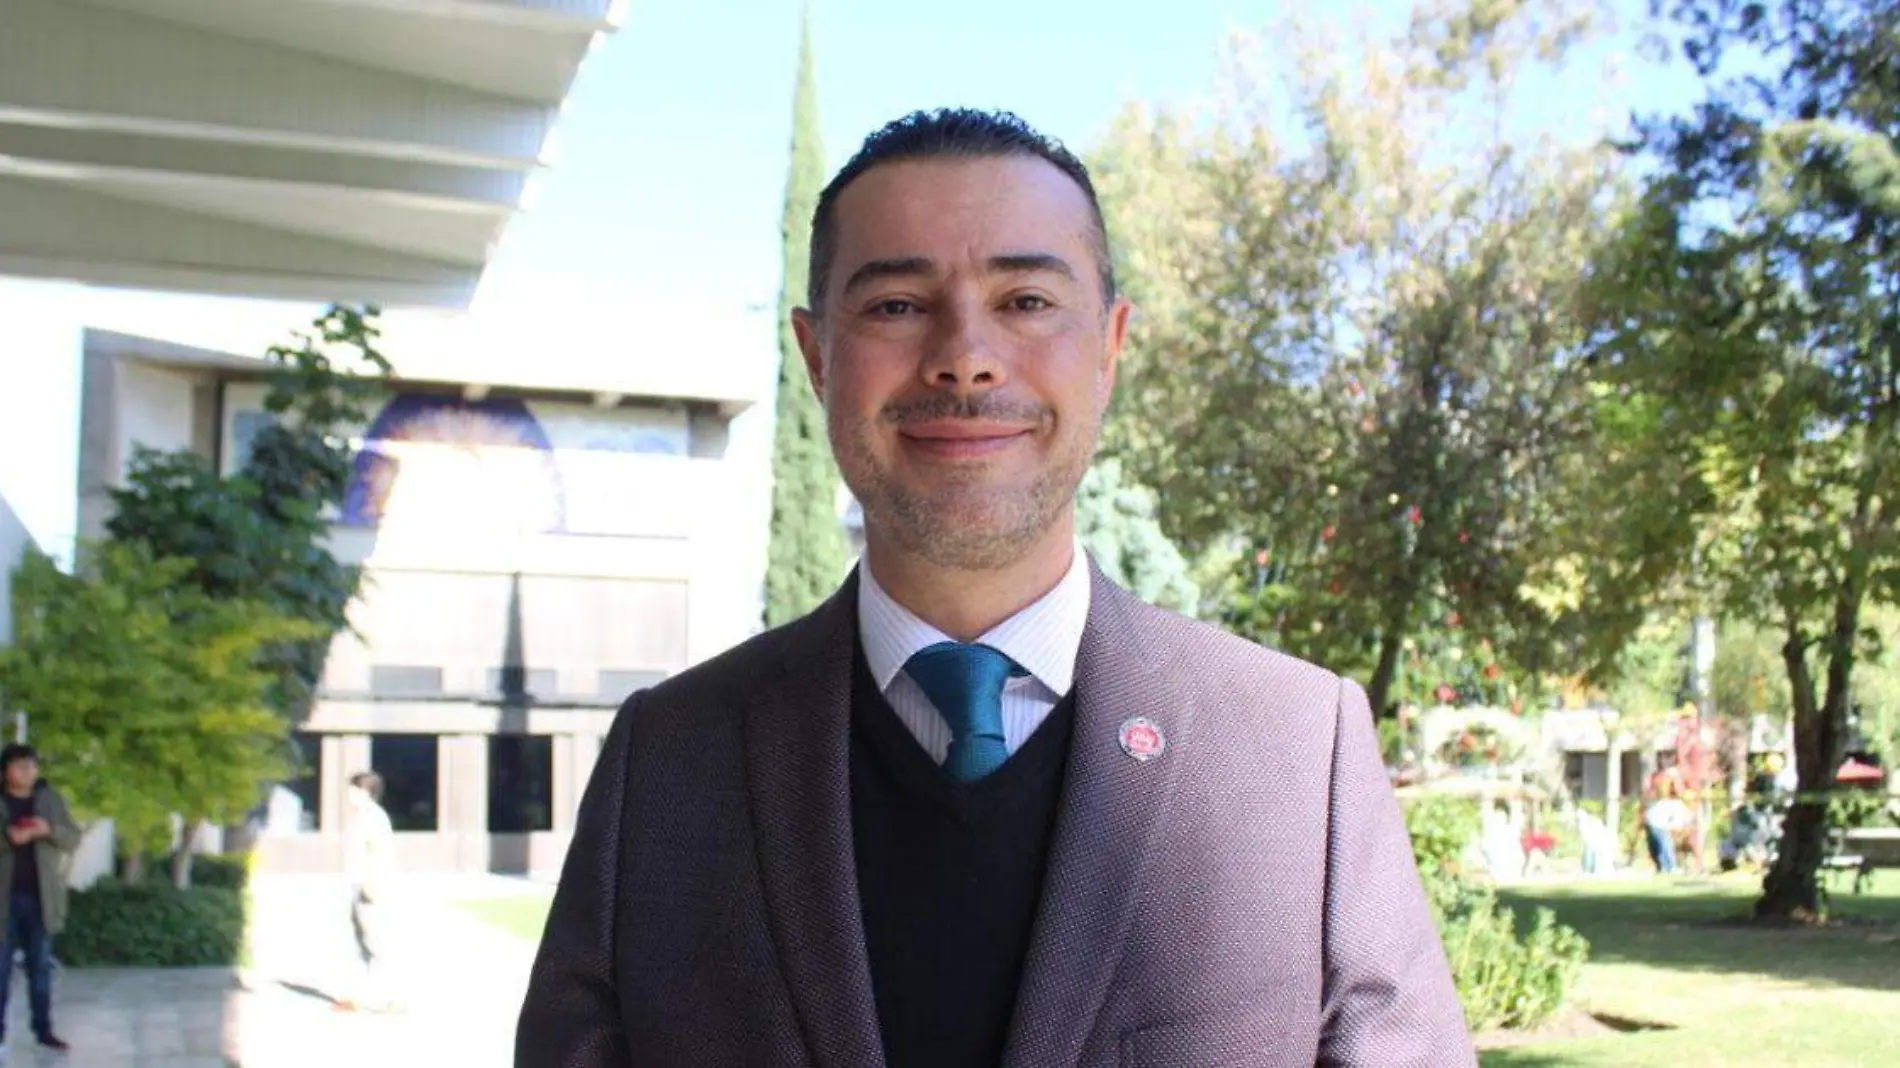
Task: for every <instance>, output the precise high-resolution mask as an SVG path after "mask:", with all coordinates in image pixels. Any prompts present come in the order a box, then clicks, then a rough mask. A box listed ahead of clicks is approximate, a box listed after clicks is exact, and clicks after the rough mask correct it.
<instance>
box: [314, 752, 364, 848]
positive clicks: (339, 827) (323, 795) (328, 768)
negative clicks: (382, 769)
mask: <svg viewBox="0 0 1900 1068" xmlns="http://www.w3.org/2000/svg"><path fill="white" fill-rule="evenodd" d="M322 752H323V756H322V765H321V767H320V768H319V771H318V773H319V782H318V784H317V788H318V790H319V793H320V796H319V798H318V813H317V830H318V831H319V832H320V833H322V834H342V833H343V797H344V791H345V790H347V789H349V786H350V777H351V776H353V775H355V774H356V773H357V772H359V771H368V770H370V766H369V735H367V734H326V735H324V736H323V751H322Z"/></svg>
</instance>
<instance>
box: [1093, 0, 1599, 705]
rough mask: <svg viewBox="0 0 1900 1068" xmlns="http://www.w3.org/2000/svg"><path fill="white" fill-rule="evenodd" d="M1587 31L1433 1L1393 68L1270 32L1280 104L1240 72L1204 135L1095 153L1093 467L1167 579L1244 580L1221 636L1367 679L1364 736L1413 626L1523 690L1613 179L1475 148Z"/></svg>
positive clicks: (1539, 646)
mask: <svg viewBox="0 0 1900 1068" xmlns="http://www.w3.org/2000/svg"><path fill="white" fill-rule="evenodd" d="M1593 14H1594V12H1593V10H1592V9H1590V8H1588V7H1583V6H1575V5H1569V4H1564V3H1560V2H1556V0H1552V2H1549V3H1531V2H1521V0H1501V2H1491V0H1486V2H1476V3H1456V2H1448V3H1445V4H1440V5H1435V6H1431V7H1429V8H1426V9H1423V10H1421V11H1420V13H1419V14H1418V16H1417V17H1416V18H1415V20H1414V22H1413V24H1412V25H1411V26H1410V28H1409V29H1408V30H1407V31H1406V32H1405V33H1403V34H1402V35H1401V36H1400V37H1399V38H1398V39H1397V40H1395V41H1391V42H1381V41H1374V40H1357V41H1351V42H1340V41H1337V40H1332V39H1329V38H1326V37H1323V36H1320V35H1317V34H1315V33H1312V32H1310V31H1304V30H1300V29H1298V28H1297V27H1296V28H1295V29H1294V30H1293V31H1290V32H1288V33H1286V34H1284V35H1283V39H1284V40H1287V41H1291V42H1293V44H1292V50H1293V53H1294V54H1293V57H1292V62H1290V63H1288V64H1284V65H1283V66H1287V67H1290V68H1291V69H1293V70H1295V71H1296V72H1297V74H1296V76H1295V77H1294V78H1293V80H1292V84H1291V85H1290V86H1289V87H1287V89H1286V91H1285V93H1283V94H1281V96H1280V97H1276V96H1275V95H1274V94H1273V93H1272V92H1271V90H1270V88H1261V89H1255V88H1250V86H1253V85H1255V84H1268V85H1270V82H1269V83H1259V82H1256V80H1255V79H1254V78H1253V69H1252V68H1241V69H1240V70H1239V72H1238V73H1237V74H1236V75H1235V76H1233V77H1232V78H1230V79H1229V80H1230V82H1231V83H1232V84H1234V85H1236V86H1238V87H1239V88H1238V89H1237V90H1236V91H1235V93H1234V95H1233V96H1232V98H1231V99H1227V100H1225V101H1223V104H1222V108H1221V110H1220V113H1219V115H1218V117H1217V119H1216V120H1215V121H1212V122H1210V123H1207V124H1204V125H1196V124H1194V123H1190V122H1187V121H1185V120H1182V119H1179V118H1170V117H1167V116H1163V117H1160V118H1150V117H1148V116H1145V115H1142V114H1140V113H1131V114H1129V115H1128V116H1125V117H1124V119H1123V120H1122V121H1121V123H1120V124H1119V125H1118V127H1117V128H1116V130H1115V131H1114V133H1113V134H1112V135H1111V137H1110V139H1109V141H1108V143H1107V144H1106V145H1105V146H1104V148H1103V150H1102V151H1101V152H1100V153H1098V159H1097V167H1098V171H1099V173H1100V175H1101V185H1102V189H1103V192H1104V195H1105V197H1106V198H1107V200H1108V202H1109V207H1110V212H1111V220H1112V230H1113V232H1114V233H1116V234H1117V235H1118V242H1119V245H1120V248H1119V252H1118V257H1119V262H1120V265H1121V267H1122V269H1123V271H1124V273H1125V274H1126V275H1127V276H1128V279H1129V283H1128V284H1129V288H1130V291H1131V293H1132V295H1133V296H1134V298H1135V300H1136V301H1137V302H1138V304H1139V305H1140V306H1142V307H1143V309H1144V316H1143V317H1142V319H1141V321H1140V323H1139V324H1138V328H1137V331H1136V333H1135V336H1134V338H1133V340H1132V342H1131V351H1130V353H1129V356H1128V358H1127V360H1126V363H1125V371H1124V384H1125V390H1124V396H1123V398H1122V403H1121V405H1120V406H1119V407H1118V409H1117V411H1116V419H1115V427H1114V429H1113V431H1112V432H1111V435H1110V439H1109V441H1110V447H1111V448H1112V449H1113V450H1114V452H1115V453H1116V454H1117V455H1120V456H1121V457H1123V458H1124V459H1125V461H1126V462H1127V463H1128V464H1130V466H1131V472H1132V473H1133V474H1134V476H1135V477H1137V478H1139V479H1140V480H1141V481H1143V482H1145V483H1147V484H1149V485H1152V486H1154V487H1155V488H1156V490H1157V491H1158V492H1159V493H1160V495H1161V502H1162V517H1163V520H1164V525H1165V527H1166V529H1167V530H1168V532H1169V533H1170V534H1172V535H1174V536H1175V537H1177V539H1179V540H1180V541H1181V543H1182V544H1183V546H1184V547H1185V548H1186V549H1187V550H1188V551H1189V552H1190V553H1192V554H1195V555H1197V556H1198V555H1199V554H1201V553H1202V552H1204V551H1205V550H1206V549H1207V548H1208V547H1210V546H1217V545H1223V544H1229V543H1231V542H1232V541H1233V540H1235V539H1239V540H1240V541H1241V542H1242V543H1244V544H1246V545H1248V546H1249V547H1250V548H1251V549H1253V550H1256V551H1258V552H1259V553H1262V554H1264V555H1263V556H1259V557H1255V563H1254V564H1253V565H1252V567H1253V569H1254V571H1253V575H1252V576H1251V577H1252V578H1253V579H1254V581H1253V582H1252V583H1251V584H1250V585H1248V586H1247V587H1245V593H1244V594H1243V598H1242V600H1241V602H1240V603H1239V604H1237V605H1235V606H1233V609H1232V610H1231V611H1230V613H1229V616H1228V619H1229V622H1230V624H1232V625H1234V626H1236V627H1237V628H1238V629H1240V630H1242V631H1243V632H1245V633H1247V634H1248V635H1249V636H1251V637H1255V638H1258V639H1260V640H1263V641H1267V642H1270V643H1272V644H1276V645H1280V646H1282V647H1285V648H1287V649H1289V650H1290V651H1293V652H1295V653H1298V654H1301V655H1306V656H1311V657H1315V658H1317V659H1322V660H1324V661H1326V662H1327V663H1328V664H1329V665H1331V666H1334V667H1336V668H1338V669H1340V670H1344V671H1347V672H1351V673H1354V674H1358V675H1360V676H1361V677H1363V678H1366V679H1368V680H1369V681H1368V690H1369V692H1370V695H1371V698H1372V701H1373V704H1374V707H1375V708H1376V709H1380V710H1383V709H1384V708H1385V707H1386V706H1387V705H1388V703H1389V698H1390V697H1391V695H1392V694H1393V692H1394V683H1395V680H1397V678H1398V676H1399V673H1400V669H1401V666H1402V659H1403V655H1404V652H1405V646H1406V643H1407V642H1408V641H1409V640H1411V639H1413V637H1414V636H1415V634H1417V633H1418V632H1419V631H1420V630H1421V629H1423V628H1429V627H1433V626H1444V627H1446V628H1449V629H1455V630H1459V631H1461V632H1462V637H1461V639H1460V640H1461V641H1468V642H1469V644H1470V645H1471V646H1472V647H1473V648H1472V651H1473V652H1474V655H1475V653H1477V652H1480V651H1483V650H1484V649H1496V650H1499V651H1501V652H1508V653H1510V654H1511V655H1510V657H1509V662H1510V663H1513V664H1515V665H1517V666H1518V667H1519V668H1520V670H1521V671H1522V672H1524V673H1526V674H1528V675H1530V676H1532V677H1535V675H1536V674H1537V673H1538V672H1539V671H1540V670H1542V668H1543V667H1544V666H1546V665H1545V663H1544V659H1545V658H1544V653H1543V650H1544V648H1545V647H1546V646H1547V645H1548V643H1549V641H1550V632H1551V631H1552V626H1553V624H1552V620H1551V618H1550V617H1549V613H1548V612H1546V611H1545V610H1544V608H1543V607H1542V606H1541V605H1540V604H1539V603H1538V602H1537V600H1536V599H1535V598H1533V597H1531V596H1529V595H1528V594H1527V593H1526V588H1527V587H1530V586H1534V585H1535V584H1536V583H1537V582H1538V581H1540V578H1541V576H1540V573H1539V568H1540V567H1541V566H1543V562H1544V561H1545V560H1546V558H1547V556H1548V552H1547V536H1548V534H1549V532H1550V530H1551V529H1552V528H1553V526H1554V525H1555V523H1554V519H1553V517H1552V514H1551V506H1550V499H1551V498H1550V493H1549V487H1550V486H1552V485H1553V484H1554V483H1555V482H1556V481H1558V479H1559V478H1560V476H1561V474H1562V471H1561V467H1562V464H1563V463H1564V462H1565V461H1566V458H1567V457H1568V456H1570V455H1571V454H1572V453H1574V451H1575V450H1576V448H1577V441H1578V439H1579V437H1580V435H1581V434H1582V433H1583V432H1584V431H1586V430H1587V429H1588V425H1587V423H1586V422H1585V421H1584V420H1583V419H1582V413H1583V411H1584V408H1583V406H1582V404H1581V399H1582V394H1581V382H1582V376H1581V374H1580V373H1579V369H1578V367H1577V366H1576V364H1575V360H1574V354H1575V352H1576V351H1577V349H1578V347H1579V346H1580V344H1581V342H1582V341H1583V340H1584V336H1585V335H1584V332H1583V320H1582V318H1581V315H1580V313H1579V304H1578V297H1579V291H1580V285H1579V283H1580V280H1581V277H1582V272H1581V271H1580V270H1579V265H1580V264H1582V263H1584V262H1587V260H1588V259H1589V257H1590V255H1591V249H1592V247H1593V244H1594V242H1595V240H1596V239H1597V236H1598V235H1599V234H1600V233H1601V232H1602V231H1603V230H1604V228H1605V220H1606V219H1607V218H1608V217H1609V216H1610V214H1611V212H1612V210H1613V205H1614V202H1615V200H1616V198H1615V192H1616V188H1617V183H1616V169H1617V168H1616V161H1615V160H1614V158H1613V154H1612V153H1610V152H1609V151H1607V150H1606V149H1604V148H1602V147H1600V146H1594V145H1593V146H1588V147H1585V148H1582V149H1576V150H1570V149H1564V148H1560V147H1556V146H1553V145H1549V144H1543V143H1526V142H1523V141H1521V140H1515V139H1512V138H1510V137H1508V136H1506V135H1505V134H1503V133H1500V132H1499V131H1500V130H1502V129H1503V128H1504V127H1505V126H1506V121H1505V116H1506V115H1507V114H1508V112H1509V109H1510V105H1511V103H1512V89H1513V86H1514V85H1515V84H1516V83H1517V80H1518V78H1519V77H1520V76H1522V75H1524V74H1525V73H1526V72H1528V71H1529V70H1531V69H1532V68H1533V67H1535V66H1537V65H1539V64H1542V63H1545V62H1547V61H1550V60H1553V59H1555V58H1556V57H1558V56H1561V55H1562V53H1563V52H1564V51H1565V49H1566V48H1567V47H1568V45H1569V44H1570V43H1571V42H1573V41H1574V40H1576V39H1577V38H1578V37H1579V36H1580V35H1582V34H1584V33H1585V32H1587V30H1588V27H1589V25H1590V21H1591V18H1592V17H1593ZM1276 58H1283V57H1276ZM1284 97H1290V99H1291V101H1292V109H1293V111H1294V113H1295V115H1296V117H1297V125H1296V126H1294V127H1292V128H1286V127H1285V124H1284V123H1282V122H1280V121H1279V120H1278V119H1277V118H1276V116H1277V115H1278V113H1279V111H1278V109H1279V107H1280V103H1279V102H1280V99H1282V98H1284ZM1248 555H1249V556H1252V555H1253V554H1252V553H1249V554H1248ZM1480 643H1482V644H1483V649H1480ZM1494 662H1495V661H1494Z"/></svg>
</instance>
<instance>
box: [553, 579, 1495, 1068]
mask: <svg viewBox="0 0 1900 1068" xmlns="http://www.w3.org/2000/svg"><path fill="white" fill-rule="evenodd" d="M1092 582H1093V587H1092V600H1091V604H1090V610H1089V618H1088V624H1087V627H1086V628H1085V630H1084V633H1083V637H1082V644H1081V649H1080V651H1079V654H1078V657H1077V662H1076V684H1075V686H1076V689H1075V695H1076V711H1075V725H1074V731H1073V737H1072V739H1071V743H1070V752H1069V755H1068V764H1067V768H1068V771H1067V776H1066V778H1065V780H1064V783H1063V788H1062V793H1061V796H1060V799H1059V802H1058V806H1059V807H1058V813H1057V817H1056V827H1055V832H1054V838H1053V841H1052V843H1051V845H1050V855H1049V859H1048V867H1047V871H1046V873H1045V877H1044V888H1043V894H1042V900H1041V902H1040V905H1039V908H1038V912H1037V916H1036V920H1035V925H1034V930H1033V933H1032V935H1031V942H1030V947H1029V951H1028V956H1027V959H1026V962H1025V965H1024V970H1023V975H1022V980H1021V983H1020V985H1019V987H1018V989H1017V997H1016V1007H1015V1012H1014V1016H1013V1019H1012V1023H1011V1029H1010V1036H1009V1040H1008V1044H1007V1049H1006V1051H1005V1054H1004V1057H1003V1061H1002V1063H1003V1066H1004V1068H1061V1066H1070V1065H1073V1066H1078V1068H1081V1066H1087V1068H1106V1066H1111V1065H1123V1066H1166V1068H1234V1066H1247V1068H1254V1066H1260V1068H1267V1066H1276V1068H1277V1066H1285V1068H1294V1066H1298V1068H1308V1066H1312V1065H1316V1064H1326V1065H1365V1066H1368V1068H1403V1066H1420V1068H1424V1066H1431V1068H1436V1066H1469V1065H1472V1064H1474V1063H1475V1061H1474V1057H1473V1054H1472V1051H1471V1045H1470V1041H1469V1038H1468V1036H1467V1033H1466V1030H1465V1025H1464V1017H1463V1013H1462V1011H1461V1010H1460V1008H1459V1004H1458V999H1457V995H1456V993H1455V991H1454V989H1453V987H1452V983H1451V977H1450V972H1449V969H1448V968H1447V966H1446V962H1445V957H1444V952H1443V949H1442V947H1441V945H1440V942H1439V939H1438V935H1437V933H1436V931H1435V930H1434V929H1433V925H1432V921H1431V918H1430V915H1429V913H1428V910H1427V906H1426V903H1425V899H1424V895H1423V892H1422V890H1421V888H1420V885H1419V880H1418V873H1417V869H1416V867H1415V866H1414V863H1413V860H1412V855H1411V851H1410V848H1409V844H1408V841H1407V838H1406V834H1405V828H1404V824H1403V821H1402V819H1401V816H1400V812H1399V808H1398V805H1397V803H1396V801H1395V800H1394V798H1393V795H1392V792H1391V789H1390V787H1389V785H1388V783H1387V780H1386V776H1385V772H1384V769H1383V767H1382V765H1381V763H1380V759H1379V754H1378V746H1377V742H1376V740H1375V732H1374V730H1373V724H1372V718H1371V715H1370V713H1369V712H1368V710H1367V706H1366V700H1365V695H1364V694H1363V692H1362V691H1361V690H1360V689H1359V688H1358V687H1357V686H1356V685H1354V684H1352V683H1350V682H1346V681H1342V680H1341V679H1340V678H1339V677H1338V676H1336V675H1333V674H1331V673H1329V672H1327V671H1324V670H1322V669H1320V668H1317V667H1314V666H1312V665H1309V664H1306V663H1303V662H1301V661H1298V660H1295V659H1292V658H1290V657H1287V656H1284V655H1281V654H1279V653H1275V652H1271V651H1269V650H1266V649H1262V648H1261V647H1259V646H1257V645H1254V644H1252V643H1250V642H1246V641H1244V640H1242V639H1239V638H1236V637H1233V636H1231V635H1228V634H1225V633H1223V632H1221V631H1219V630H1217V629H1214V628H1212V627H1208V626H1205V625H1203V624H1199V623H1195V622H1193V621H1190V620H1187V619H1183V618H1181V617H1179V616H1176V615H1173V614H1171V613H1167V612H1164V611H1161V610H1159V609H1155V608H1153V607H1150V606H1148V605H1146V604H1144V603H1142V602H1141V601H1139V600H1137V599H1136V598H1134V597H1133V596H1132V595H1130V594H1128V593H1127V592H1126V591H1124V590H1122V589H1121V588H1120V587H1118V586H1116V585H1115V584H1114V583H1113V582H1111V581H1110V580H1108V579H1107V578H1105V577H1104V576H1103V575H1102V574H1101V573H1100V571H1099V570H1097V571H1095V573H1094V575H1093V577H1092ZM856 600H857V598H856V578H855V576H854V577H853V578H852V579H850V580H848V581H847V582H846V584H845V587H844V588H843V589H842V590H841V591H839V593H838V594H837V595H836V596H834V597H832V598H831V600H829V601H828V602H826V603H825V604H824V605H823V606H821V607H820V608H818V609H817V610H816V611H815V612H813V613H812V614H811V615H810V616H808V617H806V618H805V619H803V620H800V621H798V622H796V623H792V624H789V625H787V626H785V627H782V628H779V629H777V630H774V631H771V632H768V633H766V634H763V635H760V636H759V637H757V638H754V639H753V640H751V641H749V642H747V643H745V644H743V645H741V646H739V647H737V648H735V649H733V650H731V651H730V652H728V653H726V654H724V655H723V656H720V657H718V658H716V659H713V660H710V661H708V662H706V663H704V664H702V665H700V666H698V667H696V668H694V669H692V670H689V671H686V672H684V673H682V674H680V675H678V676H675V677H674V678H672V679H669V680H667V681H666V682H664V683H662V684H660V685H659V686H656V687H654V688H652V689H650V690H646V691H643V692H641V693H638V694H635V695H634V696H633V697H631V698H630V699H628V701H627V702H626V704H625V705H624V706H623V707H622V709H621V710H620V713H619V716H618V717H617V718H616V720H615V722H614V725H613V728H612V730H611V732H610V733H609V735H608V736H607V739H606V741H605V743H604V748H603V750H602V752H601V756H600V760H599V763H598V764H597V766H596V770H595V772H594V774H593V777H592V779H591V781H590V782H589V785H588V787H587V791H586V795H585V797H584V799H583V801H582V803H581V809H580V814H579V817H578V822H577V826H576V829H575V835H574V840H573V845H572V847H571V849H570V851H569V853H568V857H567V861H566V866H565V868H564V869H563V871H562V874H561V881H560V887H559V889H558V891H557V892H556V894H555V898H554V903H553V907H552V910H551V912H550V914H549V917H548V923H547V929H546V932H545V935H544V937H543V939H542V943H541V947H540V950H539V953H538V956H537V957H536V960H535V964H534V968H533V972H532V975H531V978H530V981H529V989H528V993H527V997H526V1000H525V1003H524V1004H523V1006H522V1010H521V1017H520V1021H519V1024H518V1027H517V1035H516V1046H515V1063H516V1065H517V1066H518V1068H607V1066H614V1068H620V1066H625V1065H638V1066H654V1068H685V1066H701V1065H704V1066H727V1065H730V1066H734V1068H886V1066H885V1062H884V1053H883V1046H882V1039H881V1036H880V1033H879V1030H878V1021H877V1014H876V1008H875V1006H874V1003H873V998H872V985H871V976H870V970H869V965H868V963H867V956H866V950H865V939H864V927H863V921H862V916H861V912H860V906H859V899H858V889H857V879H856V872H855V866H854V859H853V844H852V833H851V815H850V775H849V734H850V705H851V682H852V667H853V661H854V657H855V655H856V647H857V629H856V628H857V616H856ZM1137 718H1146V719H1147V720H1149V721H1151V722H1152V723H1153V724H1154V725H1155V727H1156V728H1158V730H1159V732H1160V735H1161V737H1162V739H1164V740H1165V748H1163V749H1162V750H1161V751H1160V753H1159V754H1158V755H1150V757H1149V758H1148V759H1145V760H1141V759H1136V758H1135V757H1134V756H1132V755H1131V754H1130V751H1129V748H1128V747H1127V746H1125V745H1124V744H1123V741H1124V727H1125V726H1126V725H1127V724H1128V722H1129V721H1131V720H1134V719H1137ZM1136 748H1137V750H1139V748H1140V747H1139V746H1137V747H1136ZM888 1068H904V1066H902V1065H891V1066H888Z"/></svg>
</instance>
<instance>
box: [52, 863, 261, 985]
mask: <svg viewBox="0 0 1900 1068" xmlns="http://www.w3.org/2000/svg"><path fill="white" fill-rule="evenodd" d="M243 941H244V894H243V892H242V891H240V890H237V889H235V888H232V887H224V886H194V887H192V888H191V889H189V890H178V889H176V888H174V887H173V886H172V885H171V884H170V883H168V882H166V881H164V880H163V879H160V878H155V879H150V880H148V881H146V882H143V883H140V884H138V885H135V886H128V885H126V884H124V883H121V882H118V881H116V880H112V879H107V880H102V881H101V882H99V883H98V884H97V885H95V886H94V887H93V888H92V889H90V890H81V891H76V892H75V893H74V894H73V895H72V907H71V909H70V910H69V912H68V915H67V917H66V930H65V931H64V932H63V933H62V934H61V935H60V936H59V940H58V944H57V948H58V952H59V958H60V960H62V961H64V962H65V963H67V964H68V965H71V966H72V967H75V968H84V967H102V966H110V967H140V968H189V967H203V966H229V965H231V964H234V963H236V961H237V958H238V951H239V948H240V946H241V945H242V944H243Z"/></svg>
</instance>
